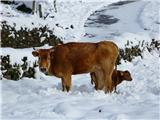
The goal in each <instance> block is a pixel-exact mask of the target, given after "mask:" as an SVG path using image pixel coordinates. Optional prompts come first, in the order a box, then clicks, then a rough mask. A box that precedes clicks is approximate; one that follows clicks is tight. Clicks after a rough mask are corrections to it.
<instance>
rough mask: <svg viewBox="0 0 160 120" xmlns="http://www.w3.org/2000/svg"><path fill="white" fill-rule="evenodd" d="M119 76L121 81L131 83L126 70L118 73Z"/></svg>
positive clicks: (129, 75)
mask: <svg viewBox="0 0 160 120" xmlns="http://www.w3.org/2000/svg"><path fill="white" fill-rule="evenodd" d="M120 76H121V78H122V80H126V81H132V77H131V74H130V72H129V71H128V70H126V71H120Z"/></svg>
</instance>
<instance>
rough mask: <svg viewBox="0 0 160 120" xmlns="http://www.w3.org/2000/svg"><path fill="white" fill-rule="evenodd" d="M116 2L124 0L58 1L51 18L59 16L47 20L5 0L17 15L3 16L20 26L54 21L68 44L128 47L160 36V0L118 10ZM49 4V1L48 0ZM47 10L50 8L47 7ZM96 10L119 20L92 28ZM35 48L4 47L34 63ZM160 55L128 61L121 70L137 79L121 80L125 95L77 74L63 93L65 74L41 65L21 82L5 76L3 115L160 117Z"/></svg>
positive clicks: (120, 88) (6, 51)
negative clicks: (104, 43) (96, 87)
mask: <svg viewBox="0 0 160 120" xmlns="http://www.w3.org/2000/svg"><path fill="white" fill-rule="evenodd" d="M50 1H51V0H50ZM115 1H118V0H106V1H104V0H101V1H99V2H91V0H89V1H87V0H82V1H79V0H75V1H74V0H71V1H70V2H68V1H62V0H61V1H60V2H58V4H57V8H58V11H59V12H57V13H54V12H53V11H50V16H52V15H54V16H55V18H54V19H53V18H49V17H48V18H47V19H46V20H43V19H40V18H39V17H38V16H37V15H26V14H22V13H20V12H18V11H16V10H15V9H14V7H13V6H12V7H10V6H8V5H2V4H0V8H1V12H3V13H5V12H6V13H7V11H9V12H10V13H11V14H12V15H13V17H7V16H5V15H1V17H2V19H1V20H7V22H8V23H9V24H10V25H12V24H13V23H16V26H17V29H19V27H20V26H27V27H28V28H32V27H39V26H41V25H46V24H48V26H49V27H50V28H52V29H53V28H54V32H55V34H56V35H58V36H61V37H63V38H64V40H65V42H68V41H90V42H95V41H100V40H104V39H113V40H114V42H115V43H117V44H118V46H119V47H120V48H124V44H126V42H127V40H130V41H132V42H133V44H134V45H136V44H138V42H139V41H142V40H145V41H146V42H151V39H152V38H155V39H157V40H159V39H160V33H159V30H158V29H159V28H160V24H159V23H160V19H159V17H160V15H159V13H160V10H159V8H160V7H159V6H160V2H159V1H158V0H155V1H149V0H143V1H137V2H133V3H129V4H125V5H123V6H118V8H115V9H110V7H107V5H109V4H111V3H114V2H115ZM51 2H52V1H51ZM45 4H46V5H48V3H47V2H45ZM104 6H105V7H104ZM45 9H46V11H47V7H46V8H45ZM48 9H49V7H48ZM95 10H99V11H100V10H102V12H101V13H100V14H104V15H112V16H114V17H115V18H118V19H119V21H117V22H116V23H115V24H111V25H106V24H100V25H97V23H94V24H92V26H87V27H84V25H87V24H88V22H89V21H88V20H87V18H88V17H89V16H90V14H92V13H93V12H94V11H95ZM103 10H105V11H103ZM98 15H99V14H98ZM91 18H97V16H91ZM26 21H27V22H26ZM32 22H34V25H32ZM56 23H58V24H60V25H61V26H62V27H63V28H65V27H70V25H73V26H74V29H67V30H66V29H63V28H61V27H56V26H55V24H56ZM144 29H145V30H144ZM86 33H88V34H90V35H91V36H92V35H94V36H93V37H92V38H90V36H85V34H86ZM32 50H33V49H32V48H29V49H13V48H0V54H1V55H7V54H9V55H10V56H11V62H12V63H14V62H17V63H20V61H21V58H23V56H28V60H29V61H30V62H31V63H32V62H33V61H34V60H36V58H34V57H33V56H32V54H31V52H32ZM159 53H160V51H157V50H154V51H152V52H151V53H149V52H148V51H147V50H145V51H144V53H143V59H142V58H140V57H137V58H135V59H134V60H133V61H132V62H124V61H122V64H121V65H119V66H118V69H120V70H129V71H130V72H131V75H132V78H133V81H131V82H123V83H122V84H120V85H119V86H118V88H117V89H118V91H119V94H115V93H112V94H104V92H103V91H95V90H94V88H93V85H92V84H91V82H90V76H89V74H82V75H76V76H72V90H71V91H70V92H69V93H66V92H62V91H61V81H60V79H59V78H56V77H54V76H46V75H44V74H43V73H41V72H39V70H38V68H37V74H36V79H30V78H22V79H21V80H19V81H11V80H5V79H4V78H3V80H1V81H0V85H1V88H2V89H1V91H0V92H1V101H0V103H1V111H0V115H1V119H10V120H13V119H21V120H22V119H26V120H27V119H43V120H46V119H59V120H63V119H64V120H66V119H78V120H79V119H81V120H83V119H84V120H86V119H91V120H92V119H98V120H101V119H105V120H106V119H107V120H124V119H125V120H133V119H134V120H158V119H160V102H159V101H160V76H159V75H160V54H159Z"/></svg>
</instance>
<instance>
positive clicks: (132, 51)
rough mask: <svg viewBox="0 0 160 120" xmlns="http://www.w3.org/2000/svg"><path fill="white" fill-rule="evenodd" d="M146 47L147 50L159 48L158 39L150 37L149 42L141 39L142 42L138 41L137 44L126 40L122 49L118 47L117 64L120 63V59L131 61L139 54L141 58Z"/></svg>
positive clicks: (159, 42)
mask: <svg viewBox="0 0 160 120" xmlns="http://www.w3.org/2000/svg"><path fill="white" fill-rule="evenodd" d="M145 49H147V50H148V51H149V52H151V51H153V50H155V49H156V50H158V51H159V50H160V41H158V40H155V39H152V42H151V43H148V42H146V43H145V41H144V40H143V41H142V42H139V43H138V45H132V42H130V41H128V42H127V43H126V44H125V48H124V49H119V57H118V59H117V64H118V65H119V64H121V62H120V61H121V60H122V59H123V60H125V61H128V62H131V61H132V60H133V59H134V58H135V57H138V56H140V57H141V58H143V55H142V54H143V52H144V50H145Z"/></svg>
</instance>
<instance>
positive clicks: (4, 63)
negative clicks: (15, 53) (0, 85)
mask: <svg viewBox="0 0 160 120" xmlns="http://www.w3.org/2000/svg"><path fill="white" fill-rule="evenodd" d="M22 61H23V64H17V63H15V64H13V65H12V64H11V63H10V56H9V55H6V56H1V71H2V75H3V77H4V78H6V79H9V80H19V79H20V78H22V77H29V78H35V67H36V66H37V65H36V62H35V63H33V66H29V64H28V62H27V57H23V59H22Z"/></svg>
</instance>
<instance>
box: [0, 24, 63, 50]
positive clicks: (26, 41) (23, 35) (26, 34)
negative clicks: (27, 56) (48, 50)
mask: <svg viewBox="0 0 160 120" xmlns="http://www.w3.org/2000/svg"><path fill="white" fill-rule="evenodd" d="M15 26H16V24H15V25H14V26H10V25H7V23H6V22H5V21H3V22H2V30H1V46H2V47H13V48H30V47H40V46H43V45H45V44H49V45H51V46H55V45H57V44H58V43H59V42H61V40H60V39H59V38H58V37H56V36H55V35H54V34H53V31H52V30H50V29H49V28H48V27H47V26H44V27H39V28H33V29H28V28H23V27H21V29H20V30H16V29H15Z"/></svg>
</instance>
